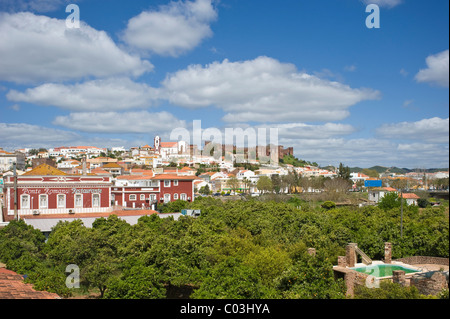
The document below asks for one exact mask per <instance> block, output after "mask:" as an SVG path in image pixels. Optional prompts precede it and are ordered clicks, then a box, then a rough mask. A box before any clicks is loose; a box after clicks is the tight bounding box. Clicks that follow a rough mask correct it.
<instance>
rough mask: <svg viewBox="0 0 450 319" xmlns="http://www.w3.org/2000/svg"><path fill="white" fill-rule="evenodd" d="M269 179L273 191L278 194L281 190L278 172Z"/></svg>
mask: <svg viewBox="0 0 450 319" xmlns="http://www.w3.org/2000/svg"><path fill="white" fill-rule="evenodd" d="M270 179H271V180H272V187H273V190H274V191H275V193H277V194H279V193H280V192H281V186H282V185H281V178H280V175H278V174H273V175H272V176H271V177H270Z"/></svg>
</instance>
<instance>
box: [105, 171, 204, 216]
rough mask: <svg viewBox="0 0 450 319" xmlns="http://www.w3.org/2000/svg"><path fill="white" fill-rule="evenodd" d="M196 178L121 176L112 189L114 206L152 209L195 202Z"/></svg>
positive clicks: (149, 175) (164, 175)
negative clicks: (181, 201)
mask: <svg viewBox="0 0 450 319" xmlns="http://www.w3.org/2000/svg"><path fill="white" fill-rule="evenodd" d="M195 179H196V177H195V176H186V175H184V176H180V175H172V174H159V175H154V176H153V175H151V174H148V175H141V176H140V175H136V176H133V175H130V176H119V177H118V178H117V180H116V181H115V185H114V186H113V187H112V190H111V193H112V198H113V202H114V205H116V206H122V207H124V208H125V207H127V208H136V209H137V208H139V209H142V208H151V209H155V208H156V207H155V205H156V206H157V205H160V204H165V203H169V202H173V201H176V200H184V201H188V202H191V201H193V200H194V180H195Z"/></svg>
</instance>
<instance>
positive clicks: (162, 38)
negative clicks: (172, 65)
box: [122, 0, 217, 56]
mask: <svg viewBox="0 0 450 319" xmlns="http://www.w3.org/2000/svg"><path fill="white" fill-rule="evenodd" d="M216 19H217V12H216V9H215V8H214V6H213V4H212V3H211V0H195V1H178V2H170V4H168V5H164V6H160V7H159V10H153V11H151V10H149V11H144V12H142V13H141V14H139V15H138V16H136V17H133V18H131V19H130V20H129V21H128V25H127V28H126V30H125V31H124V32H123V35H122V38H123V40H124V41H125V42H126V43H127V44H128V45H130V46H131V47H134V48H137V49H141V50H144V51H148V52H151V53H156V54H159V55H170V56H178V55H180V54H182V53H184V52H187V51H190V50H192V49H193V48H195V47H196V46H198V45H199V44H200V43H201V42H202V40H204V39H205V38H208V37H211V36H212V34H213V32H212V30H211V28H210V23H211V22H213V21H214V20H216Z"/></svg>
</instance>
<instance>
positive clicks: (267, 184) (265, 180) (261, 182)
mask: <svg viewBox="0 0 450 319" xmlns="http://www.w3.org/2000/svg"><path fill="white" fill-rule="evenodd" d="M256 188H258V190H260V191H261V192H263V193H266V192H271V191H272V190H273V185H272V180H271V179H270V178H269V177H267V176H261V177H260V178H259V179H258V182H257V183H256Z"/></svg>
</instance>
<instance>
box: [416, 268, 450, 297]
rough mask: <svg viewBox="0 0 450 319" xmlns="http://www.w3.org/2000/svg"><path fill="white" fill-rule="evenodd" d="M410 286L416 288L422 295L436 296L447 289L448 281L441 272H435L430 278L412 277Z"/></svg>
mask: <svg viewBox="0 0 450 319" xmlns="http://www.w3.org/2000/svg"><path fill="white" fill-rule="evenodd" d="M411 286H415V287H417V289H418V290H419V292H420V293H421V294H423V295H437V294H439V293H440V292H441V291H442V290H443V289H445V288H447V289H448V281H447V277H446V276H445V275H444V274H443V273H442V272H438V271H436V272H434V273H433V275H432V276H431V277H430V278H428V277H426V276H421V275H417V276H413V277H412V278H411Z"/></svg>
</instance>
